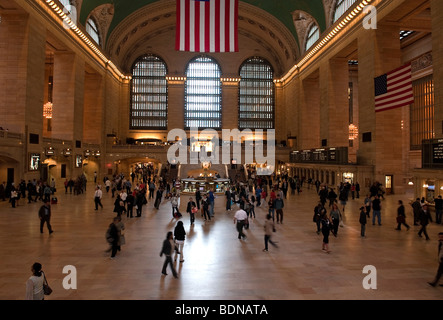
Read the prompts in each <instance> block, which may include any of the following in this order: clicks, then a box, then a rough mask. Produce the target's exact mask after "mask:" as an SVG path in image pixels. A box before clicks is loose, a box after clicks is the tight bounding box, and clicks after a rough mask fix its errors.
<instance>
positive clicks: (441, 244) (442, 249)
mask: <svg viewBox="0 0 443 320" xmlns="http://www.w3.org/2000/svg"><path fill="white" fill-rule="evenodd" d="M438 262H439V264H438V269H437V274H436V275H435V278H434V281H432V282H428V283H429V284H430V285H431V286H433V287H435V286H436V285H437V284H438V282H439V281H440V278H441V276H442V274H443V232H440V233H439V234H438ZM440 286H443V284H440Z"/></svg>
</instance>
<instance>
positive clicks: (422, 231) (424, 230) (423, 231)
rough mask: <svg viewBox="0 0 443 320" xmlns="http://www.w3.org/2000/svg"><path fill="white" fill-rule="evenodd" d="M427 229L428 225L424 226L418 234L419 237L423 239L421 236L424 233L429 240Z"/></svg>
mask: <svg viewBox="0 0 443 320" xmlns="http://www.w3.org/2000/svg"><path fill="white" fill-rule="evenodd" d="M426 227H427V226H426V225H422V226H421V229H420V231H419V232H418V235H419V236H420V237H421V234H422V233H424V234H425V237H426V239H429V236H428V232H427V231H426Z"/></svg>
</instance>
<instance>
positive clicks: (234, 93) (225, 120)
mask: <svg viewBox="0 0 443 320" xmlns="http://www.w3.org/2000/svg"><path fill="white" fill-rule="evenodd" d="M238 84H239V83H238V82H236V81H234V82H231V81H225V82H223V86H222V129H230V130H232V129H238V93H239V92H238V89H239V88H238Z"/></svg>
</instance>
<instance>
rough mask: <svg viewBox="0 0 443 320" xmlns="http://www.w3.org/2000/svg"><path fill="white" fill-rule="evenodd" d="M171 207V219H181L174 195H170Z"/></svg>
mask: <svg viewBox="0 0 443 320" xmlns="http://www.w3.org/2000/svg"><path fill="white" fill-rule="evenodd" d="M171 206H172V218H177V219H179V218H181V217H182V214H181V213H180V210H178V198H177V195H176V194H175V193H174V194H173V195H172V199H171Z"/></svg>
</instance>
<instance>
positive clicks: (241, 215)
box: [234, 209, 248, 240]
mask: <svg viewBox="0 0 443 320" xmlns="http://www.w3.org/2000/svg"><path fill="white" fill-rule="evenodd" d="M247 220H248V214H247V213H246V211H245V210H243V209H240V210H238V211H237V212H236V213H235V215H234V224H236V225H237V231H238V239H239V240H241V239H242V238H243V239H246V235H245V234H244V233H243V227H244V226H245V224H246V223H247Z"/></svg>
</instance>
